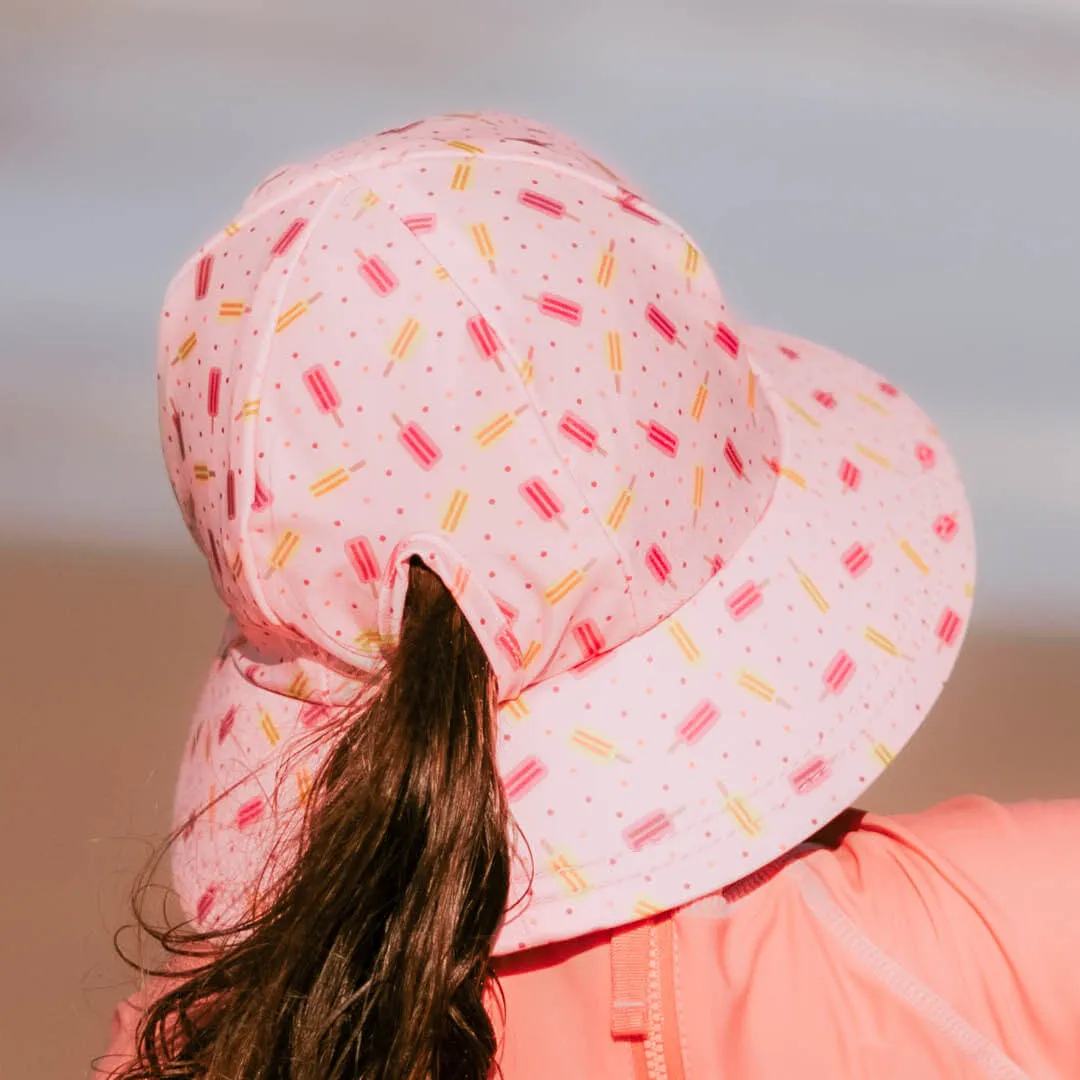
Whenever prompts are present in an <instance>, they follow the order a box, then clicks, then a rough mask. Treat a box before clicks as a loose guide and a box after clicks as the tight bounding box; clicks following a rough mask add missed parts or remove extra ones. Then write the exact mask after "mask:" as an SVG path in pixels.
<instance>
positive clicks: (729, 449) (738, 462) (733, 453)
mask: <svg viewBox="0 0 1080 1080" xmlns="http://www.w3.org/2000/svg"><path fill="white" fill-rule="evenodd" d="M724 460H725V461H726V462H727V463H728V465H730V466H731V471H732V472H733V473H734V474H735V475H736V476H737V477H738V478H739V479H740V480H742V479H744V478H745V477H746V467H745V466H744V465H743V459H742V455H741V454H740V453H739V450H738V448H737V447H736V445H735V444H734V443H733V442H732V441H731V440H730V439H726V440H725V441H724Z"/></svg>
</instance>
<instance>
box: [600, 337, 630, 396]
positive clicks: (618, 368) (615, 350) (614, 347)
mask: <svg viewBox="0 0 1080 1080" xmlns="http://www.w3.org/2000/svg"><path fill="white" fill-rule="evenodd" d="M604 349H605V352H606V353H607V365H608V371H610V372H611V374H612V375H614V377H615V393H616V394H621V393H622V377H623V371H624V370H625V367H626V362H625V360H624V358H623V347H622V334H620V333H619V331H618V330H609V331H608V332H607V333H606V334H605V335H604Z"/></svg>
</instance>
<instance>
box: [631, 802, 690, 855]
mask: <svg viewBox="0 0 1080 1080" xmlns="http://www.w3.org/2000/svg"><path fill="white" fill-rule="evenodd" d="M678 813H679V811H677V810H676V811H674V812H672V813H669V812H668V811H666V810H653V811H652V812H651V813H649V814H646V815H645V816H644V817H643V818H639V819H638V820H637V821H635V822H634V823H633V824H632V825H631V826H629V828H627V829H625V830H624V831H623V839H624V840H625V841H626V844H627V846H628V847H629V848H630V850H631V851H641V849H642V848H644V847H647V846H648V845H649V844H656V843H659V842H660V841H661V840H666V839H667V838H668V837H669V836H672V835H674V833H675V817H676V815H677V814H678Z"/></svg>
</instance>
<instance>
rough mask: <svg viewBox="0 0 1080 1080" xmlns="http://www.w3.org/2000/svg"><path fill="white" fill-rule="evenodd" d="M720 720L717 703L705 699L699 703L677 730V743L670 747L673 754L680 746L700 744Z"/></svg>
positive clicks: (669, 749) (669, 751)
mask: <svg viewBox="0 0 1080 1080" xmlns="http://www.w3.org/2000/svg"><path fill="white" fill-rule="evenodd" d="M719 719H720V708H719V706H718V705H717V704H716V702H715V701H710V700H709V699H708V698H705V699H704V700H702V701H699V702H698V703H697V704H696V705H695V706H694V707H693V708H692V709H691V710H690V712H689V713H687V715H686V716H685V717H684V718H683V719H682V720H681V721H680V722H679V724H678V725H677V726H676V728H675V741H674V742H673V743H672V744H671V746H670V747H668V753H669V754H673V753H674V752H675V751H676V750H678V749H679V747H680V746H693V745H694V744H695V743H698V742H700V741H701V740H702V739H703V738H704V737H705V736H706V735H707V734H708V733H709V732H710V731H711V730H712V729H713V728H714V727H715V726H716V722H717V721H718V720H719Z"/></svg>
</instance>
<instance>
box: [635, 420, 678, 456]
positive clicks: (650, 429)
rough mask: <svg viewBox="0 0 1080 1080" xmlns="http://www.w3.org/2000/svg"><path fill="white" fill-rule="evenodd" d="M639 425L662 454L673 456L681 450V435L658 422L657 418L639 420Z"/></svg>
mask: <svg viewBox="0 0 1080 1080" xmlns="http://www.w3.org/2000/svg"><path fill="white" fill-rule="evenodd" d="M638 427H639V428H641V429H642V431H644V432H645V435H646V437H647V438H648V440H649V442H650V443H652V445H653V446H655V447H656V449H657V450H659V451H660V453H661V454H664V455H666V456H667V457H670V458H673V457H674V456H675V455H676V454H677V453H678V452H679V436H678V435H676V434H675V432H674V431H671V430H670V429H669V428H666V427H664V425H663V424H658V423H657V422H656V421H655V420H649V421H648V422H646V421H644V420H639V421H638Z"/></svg>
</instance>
